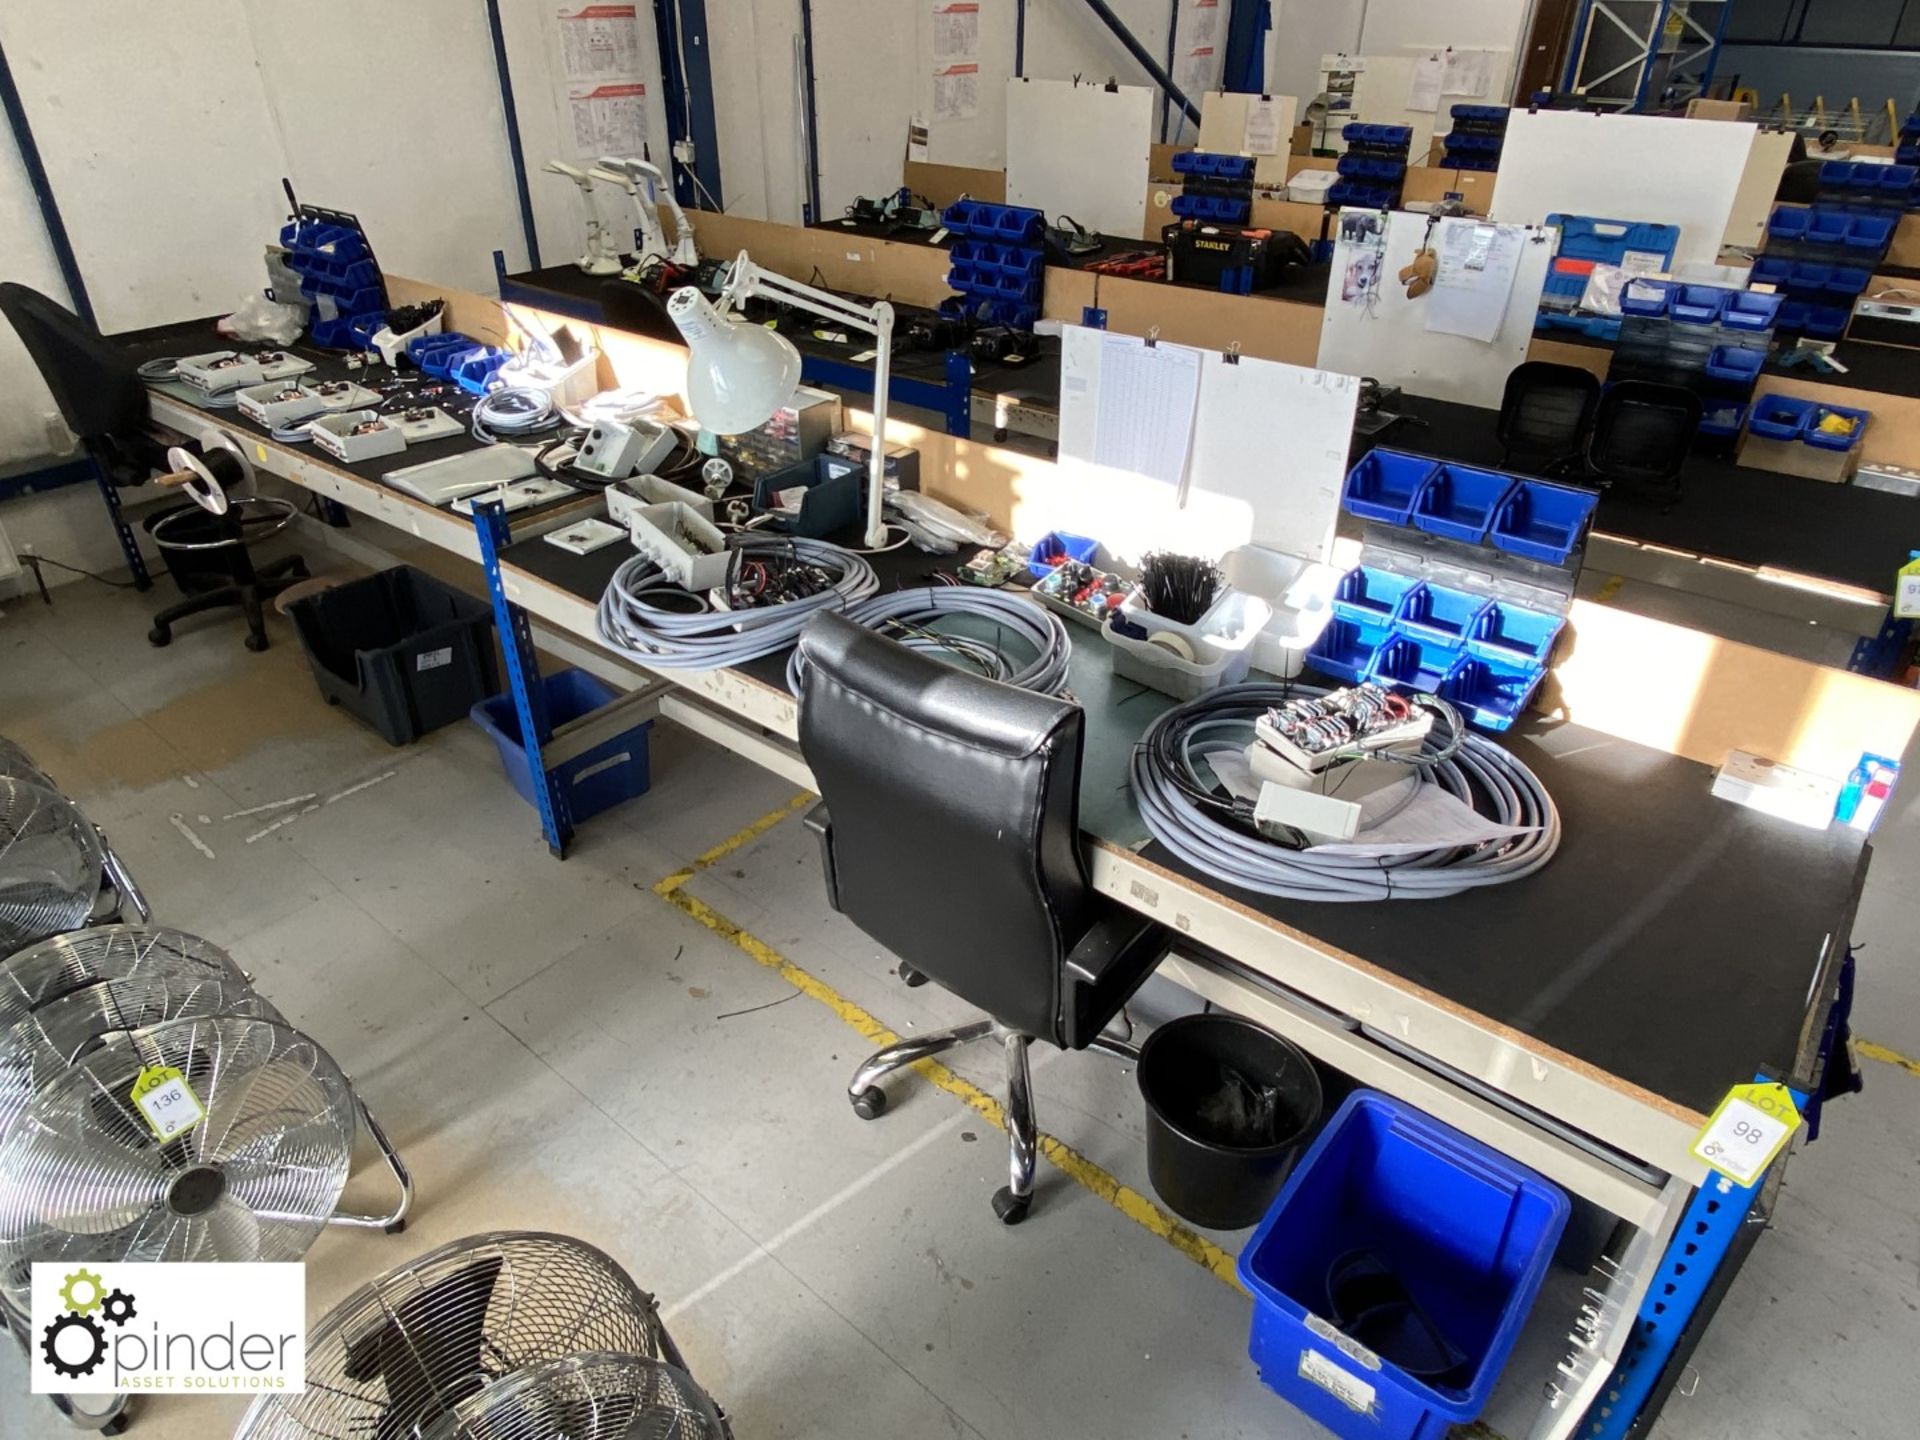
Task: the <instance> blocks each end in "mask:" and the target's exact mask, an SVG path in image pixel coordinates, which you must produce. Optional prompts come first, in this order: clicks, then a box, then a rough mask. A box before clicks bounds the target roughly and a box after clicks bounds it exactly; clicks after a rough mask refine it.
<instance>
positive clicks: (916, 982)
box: [895, 960, 927, 990]
mask: <svg viewBox="0 0 1920 1440" xmlns="http://www.w3.org/2000/svg"><path fill="white" fill-rule="evenodd" d="M895 973H896V974H898V975H899V977H900V979H901V981H902V982H903V983H905V985H906V987H907V988H908V989H909V990H918V989H919V988H920V987H921V986H922V985H924V984H926V983H927V977H926V976H924V975H922V974H921V973H920V972H919V971H918V970H916V969H914V968H913V967H912V966H911V965H909V964H907V962H906V961H904V960H902V961H901V962H900V968H899V969H898V970H897V971H896V972H895Z"/></svg>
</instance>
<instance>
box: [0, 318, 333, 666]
mask: <svg viewBox="0 0 1920 1440" xmlns="http://www.w3.org/2000/svg"><path fill="white" fill-rule="evenodd" d="M0 314H4V315H5V316H6V317H7V319H8V321H9V322H11V323H12V325H13V328H14V330H15V332H17V333H18V334H19V336H20V343H21V344H22V345H24V346H25V347H26V351H27V354H28V355H29V356H31V357H32V359H33V363H34V365H35V366H37V367H38V368H39V371H40V376H41V379H43V380H44V381H46V385H47V389H48V390H50V391H52V392H53V401H54V404H55V405H56V406H58V407H59V410H60V416H61V418H62V419H63V420H65V421H66V422H67V428H68V429H69V430H71V431H73V433H74V434H75V435H76V436H78V437H79V439H80V444H81V446H82V447H83V448H84V449H85V451H86V453H87V456H88V458H89V459H91V460H92V461H93V462H94V464H95V465H97V466H98V467H99V470H100V473H101V474H102V475H103V476H104V477H105V478H106V482H107V484H109V485H111V486H115V487H118V488H121V489H126V488H130V487H133V486H136V485H142V484H145V483H146V481H148V480H149V479H151V478H152V477H153V475H154V472H156V471H163V470H167V469H169V468H171V467H170V465H169V463H168V460H167V448H168V446H169V445H179V444H182V443H184V441H185V437H184V436H180V435H174V434H171V433H169V432H165V431H162V430H161V429H160V428H159V427H158V426H156V425H155V424H154V423H153V419H152V416H151V414H150V412H149V409H148V405H147V388H146V386H145V385H144V384H142V383H141V381H140V376H139V373H138V371H137V369H136V367H135V364H134V361H133V358H132V357H131V356H130V355H128V354H127V352H126V351H124V350H122V349H121V348H120V347H119V346H118V345H115V344H114V343H113V342H112V341H111V340H108V339H107V338H106V337H105V336H103V335H102V334H101V333H100V332H99V330H98V329H96V328H95V327H94V326H93V325H92V324H90V323H89V322H87V321H85V320H82V319H81V318H80V317H79V316H78V315H76V314H74V313H73V312H72V311H71V310H68V309H67V308H66V307H65V306H63V305H61V304H59V303H58V302H57V301H54V300H50V299H48V298H47V297H46V296H45V295H42V294H41V293H40V292H39V291H37V290H32V289H29V288H28V287H27V286H25V285H17V284H12V283H8V284H3V285H0ZM294 513H295V512H294V509H293V507H292V506H291V505H290V504H289V503H288V502H286V501H282V500H273V501H265V500H250V501H248V502H246V503H236V504H234V505H233V506H232V508H231V509H229V510H228V512H227V513H226V514H224V515H217V516H216V515H214V514H212V513H210V512H208V511H205V510H202V509H201V508H200V507H199V506H198V505H196V504H194V503H193V502H192V501H188V502H186V503H185V504H182V505H176V506H170V507H168V508H167V509H165V510H162V511H158V512H156V513H155V514H153V515H150V516H149V517H148V518H147V520H146V521H145V528H146V530H147V533H148V534H150V535H151V536H152V537H153V540H154V543H155V544H156V545H157V546H159V547H160V552H161V554H162V555H163V556H164V557H165V559H166V563H167V571H168V573H169V574H171V575H172V576H173V578H174V581H175V583H176V584H178V585H179V587H180V592H181V594H182V596H183V597H185V598H183V599H182V600H181V601H180V602H179V603H178V604H176V605H169V606H168V607H167V608H166V609H164V610H162V611H160V612H159V613H158V614H157V615H155V616H154V617H153V626H152V628H151V629H150V630H148V632H147V639H148V640H149V641H151V642H152V643H153V644H155V645H165V644H167V643H168V642H169V641H171V640H172V638H173V629H172V627H173V624H174V622H176V621H178V620H182V619H185V618H186V617H187V616H189V615H195V614H199V613H200V612H202V611H205V610H213V609H223V608H226V607H229V606H234V607H238V608H239V609H241V610H243V611H244V612H245V613H246V617H247V640H246V645H247V648H248V649H249V650H264V649H266V648H267V633H266V621H265V616H264V611H263V608H262V606H263V602H264V601H267V600H271V599H272V598H273V597H274V596H276V595H278V594H279V593H280V592H281V591H282V590H285V589H286V588H287V587H288V586H290V585H294V584H297V583H299V582H300V581H301V580H304V579H306V578H307V562H306V561H305V560H304V559H302V558H301V557H300V556H298V555H291V556H288V557H287V558H285V559H283V560H276V561H274V562H273V563H272V564H270V565H267V566H265V567H262V568H260V569H258V570H256V569H255V567H254V564H253V559H252V555H251V553H250V548H249V547H251V546H253V545H256V544H258V543H259V542H260V541H261V540H263V539H265V538H267V536H268V535H271V534H277V533H278V532H279V531H280V530H283V529H285V528H286V526H287V524H288V523H290V522H291V520H292V518H293V515H294ZM115 522H116V523H121V522H120V518H119V516H118V515H117V514H116V516H115ZM141 588H143V589H144V588H145V587H144V586H142V587H141Z"/></svg>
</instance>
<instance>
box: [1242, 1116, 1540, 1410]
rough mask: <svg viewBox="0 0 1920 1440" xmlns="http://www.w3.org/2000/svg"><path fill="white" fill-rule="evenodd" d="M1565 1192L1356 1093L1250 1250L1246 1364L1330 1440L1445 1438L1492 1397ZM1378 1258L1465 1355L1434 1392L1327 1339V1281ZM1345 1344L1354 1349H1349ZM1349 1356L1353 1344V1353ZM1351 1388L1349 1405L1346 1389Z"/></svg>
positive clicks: (1333, 1321) (1246, 1259)
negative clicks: (1348, 1265)
mask: <svg viewBox="0 0 1920 1440" xmlns="http://www.w3.org/2000/svg"><path fill="white" fill-rule="evenodd" d="M1569 1208H1570V1207H1569V1204H1568V1201H1567V1197H1566V1195H1565V1193H1564V1192H1563V1191H1561V1190H1560V1189H1559V1187H1557V1186H1555V1185H1552V1184H1550V1183H1549V1182H1547V1181H1546V1180H1543V1179H1541V1178H1540V1177H1539V1176H1538V1175H1536V1174H1534V1173H1533V1172H1532V1171H1531V1170H1528V1169H1526V1168H1525V1167H1524V1166H1521V1165H1517V1164H1515V1163H1514V1162H1513V1161H1511V1160H1509V1159H1507V1158H1506V1157H1505V1156H1502V1155H1498V1154H1496V1153H1495V1152H1494V1151H1492V1150H1490V1149H1488V1148H1487V1147H1486V1146H1484V1145H1481V1144H1479V1143H1478V1142H1477V1141H1474V1140H1471V1139H1469V1138H1468V1137H1466V1136H1465V1135H1462V1134H1460V1133H1459V1132H1458V1131H1456V1130H1454V1129H1452V1128H1451V1127H1450V1126H1447V1125H1443V1124H1441V1123H1440V1122H1439V1121H1437V1120H1434V1119H1432V1118H1431V1117H1430V1116H1427V1115H1423V1114H1422V1113H1420V1112H1419V1111H1418V1110H1415V1109H1413V1108H1412V1107H1411V1106H1409V1105H1404V1104H1402V1103H1400V1102H1399V1101H1396V1100H1393V1099H1391V1098H1389V1097H1388V1096H1385V1095H1381V1094H1379V1093H1377V1092H1375V1091H1371V1090H1356V1091H1355V1092H1354V1093H1353V1094H1352V1095H1349V1096H1348V1097H1347V1100H1346V1103H1345V1104H1343V1105H1342V1106H1341V1107H1340V1109H1339V1111H1338V1113H1336V1114H1335V1115H1334V1117H1333V1119H1332V1121H1330V1122H1329V1123H1328V1125H1327V1127H1326V1128H1325V1129H1324V1130H1322V1131H1321V1132H1320V1137H1319V1139H1317V1140H1316V1141H1315V1142H1314V1144H1313V1148H1312V1149H1311V1150H1309V1151H1308V1152H1307V1154H1306V1156H1305V1158H1304V1159H1302V1160H1301V1161H1300V1163H1299V1165H1298V1166H1296V1167H1295V1169H1294V1172H1293V1174H1292V1176H1290V1177H1289V1178H1288V1180H1287V1185H1286V1188H1285V1189H1284V1190H1282V1191H1281V1192H1280V1198H1279V1199H1278V1200H1276V1201H1275V1202H1274V1204H1273V1208H1272V1209H1271V1210H1269V1211H1268V1212H1267V1218H1266V1219H1265V1220H1263V1221H1262V1222H1261V1223H1260V1228H1259V1229H1258V1230H1256V1231H1255V1232H1254V1235H1253V1239H1252V1240H1251V1241H1249V1242H1248V1244H1247V1247H1246V1249H1245V1250H1243V1251H1242V1252H1241V1254H1240V1266H1239V1269H1240V1278H1241V1281H1242V1282H1243V1283H1244V1284H1245V1285H1246V1287H1247V1289H1248V1290H1249V1291H1251V1292H1252V1294H1253V1297H1254V1305H1253V1325H1252V1332H1251V1335H1250V1337H1249V1339H1248V1344H1247V1349H1248V1353H1249V1354H1250V1355H1251V1356H1252V1357H1253V1361H1254V1363H1255V1365H1257V1366H1258V1367H1259V1371H1260V1378H1261V1380H1262V1381H1263V1382H1264V1383H1265V1384H1266V1386H1267V1388H1268V1389H1270V1390H1272V1391H1274V1392H1275V1393H1277V1394H1278V1395H1280V1396H1281V1397H1282V1398H1284V1399H1285V1400H1287V1401H1288V1402H1289V1403H1291V1404H1292V1405H1294V1406H1295V1407H1297V1408H1298V1409H1300V1410H1301V1411H1303V1412H1305V1413H1306V1414H1307V1415H1308V1416H1310V1417H1311V1418H1312V1419H1314V1420H1317V1421H1319V1422H1320V1423H1321V1424H1322V1425H1325V1426H1326V1427H1327V1428H1328V1429H1330V1430H1332V1431H1333V1432H1334V1433H1335V1434H1336V1435H1342V1436H1351V1437H1364V1440H1440V1437H1442V1436H1444V1435H1445V1434H1446V1432H1447V1429H1448V1428H1449V1427H1450V1426H1453V1425H1457V1424H1464V1423H1466V1422H1468V1421H1471V1420H1473V1419H1474V1418H1476V1417H1477V1416H1478V1415H1479V1414H1480V1413H1481V1411H1482V1410H1484V1409H1485V1408H1486V1404H1487V1401H1488V1400H1489V1399H1490V1398H1491V1396H1492V1394H1493V1388H1494V1384H1495V1382H1496V1381H1497V1380H1498V1379H1499V1377H1500V1372H1501V1370H1502V1368H1503V1367H1504V1366H1505V1365H1506V1362H1507V1357H1508V1356H1509V1354H1511V1352H1512V1350H1513V1346H1514V1342H1515V1341H1516V1340H1517V1339H1518V1338H1519V1335H1520V1329H1521V1326H1522V1324H1523V1323H1524V1322H1525V1320H1526V1316H1527V1312H1528V1311H1529V1310H1530V1309H1531V1308H1532V1306H1533V1301H1534V1298H1535V1296H1536V1295H1538V1293H1539V1290H1540V1286H1541V1284H1542V1282H1543V1281H1544V1280H1545V1279H1546V1274H1547V1267H1548V1265H1549V1264H1550V1263H1551V1261H1552V1259H1553V1250H1554V1246H1555V1245H1556V1244H1557V1243H1558V1241H1559V1238H1560V1232H1561V1231H1562V1230H1563V1229H1565V1227H1566V1223H1567V1214H1568V1210H1569ZM1363 1255H1364V1256H1370V1257H1375V1258H1377V1260H1378V1261H1379V1262H1381V1264H1382V1265H1383V1266H1384V1267H1386V1268H1387V1269H1389V1270H1390V1271H1391V1273H1392V1274H1393V1275H1394V1276H1395V1277H1397V1279H1398V1280H1399V1282H1400V1285H1401V1286H1402V1287H1403V1288H1404V1290H1405V1292H1406V1294H1407V1296H1408V1297H1409V1298H1410V1299H1411V1300H1412V1302H1413V1303H1414V1304H1415V1305H1417V1306H1418V1307H1420V1309H1421V1310H1422V1311H1424V1312H1425V1314H1426V1315H1427V1316H1428V1317H1430V1319H1431V1320H1432V1322H1433V1323H1434V1325H1435V1326H1436V1327H1437V1328H1438V1329H1439V1331H1440V1333H1441V1334H1443V1335H1445V1336H1446V1337H1447V1339H1448V1341H1449V1342H1450V1344H1451V1345H1452V1346H1453V1347H1455V1348H1456V1349H1457V1350H1458V1351H1459V1353H1460V1354H1461V1356H1462V1357H1463V1358H1462V1361H1461V1363H1460V1365H1459V1366H1458V1367H1457V1369H1458V1371H1459V1374H1458V1375H1457V1377H1453V1376H1450V1377H1448V1379H1450V1380H1454V1381H1456V1383H1449V1384H1445V1385H1440V1384H1434V1383H1429V1382H1428V1381H1427V1380H1422V1379H1417V1378H1415V1377H1414V1376H1413V1375H1410V1374H1408V1373H1407V1372H1406V1371H1405V1370H1404V1369H1402V1368H1401V1367H1400V1366H1398V1365H1396V1364H1394V1363H1393V1362H1392V1361H1391V1360H1388V1359H1385V1358H1382V1359H1381V1361H1380V1368H1379V1369H1377V1370H1376V1369H1373V1368H1371V1367H1370V1366H1367V1365H1365V1364H1363V1363H1361V1362H1360V1361H1358V1360H1355V1359H1354V1358H1353V1357H1352V1356H1351V1355H1350V1354H1348V1353H1347V1351H1346V1349H1345V1348H1344V1346H1342V1345H1339V1344H1335V1343H1333V1342H1332V1341H1330V1340H1328V1339H1327V1338H1325V1337H1326V1336H1327V1335H1329V1334H1332V1333H1335V1326H1336V1325H1337V1323H1338V1318H1339V1317H1336V1316H1334V1315H1332V1314H1331V1313H1330V1312H1331V1311H1332V1310H1333V1309H1334V1304H1333V1297H1332V1295H1331V1294H1330V1286H1329V1280H1330V1279H1331V1278H1332V1276H1333V1272H1334V1269H1335V1267H1336V1266H1337V1265H1340V1264H1342V1263H1343V1262H1351V1261H1352V1260H1353V1259H1354V1258H1355V1257H1358V1256H1363ZM1342 1339H1343V1340H1344V1339H1345V1337H1342ZM1347 1343H1348V1344H1351V1343H1352V1342H1351V1341H1348V1342H1347ZM1336 1392H1344V1393H1336Z"/></svg>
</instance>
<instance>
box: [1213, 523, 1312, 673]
mask: <svg viewBox="0 0 1920 1440" xmlns="http://www.w3.org/2000/svg"><path fill="white" fill-rule="evenodd" d="M1221 569H1223V570H1224V571H1225V572H1226V576H1227V584H1229V585H1231V586H1232V587H1233V588H1234V589H1235V590H1236V591H1243V592H1245V593H1246V594H1248V595H1253V596H1257V597H1258V598H1259V599H1261V600H1263V601H1265V602H1266V604H1267V605H1268V606H1269V607H1270V609H1271V611H1272V615H1271V617H1270V618H1269V619H1268V621H1267V623H1266V625H1265V626H1264V627H1262V629H1261V631H1260V633H1259V634H1258V635H1257V636H1255V637H1254V642H1253V667H1254V669H1256V670H1264V671H1265V672H1266V673H1267V674H1269V675H1277V676H1279V677H1280V678H1281V679H1282V680H1291V679H1292V678H1293V677H1294V676H1296V675H1298V674H1299V673H1300V671H1301V669H1302V668H1303V667H1304V666H1305V665H1306V663H1307V651H1309V650H1311V649H1312V648H1313V645H1314V642H1315V641H1317V640H1318V639H1319V638H1320V632H1321V631H1323V630H1325V629H1326V628H1327V622H1328V621H1329V620H1330V619H1332V618H1333V592H1334V588H1335V587H1336V586H1338V585H1339V583H1340V575H1341V571H1340V570H1338V569H1337V568H1336V567H1334V566H1332V565H1325V564H1322V563H1320V562H1319V561H1317V560H1303V559H1301V558H1300V557H1299V556H1298V555H1285V554H1282V553H1281V552H1280V551H1278V550H1263V549H1261V548H1260V547H1259V546H1257V545H1242V546H1240V547H1239V548H1238V549H1236V550H1229V551H1228V552H1227V554H1226V557H1225V559H1224V560H1223V561H1222V562H1221Z"/></svg>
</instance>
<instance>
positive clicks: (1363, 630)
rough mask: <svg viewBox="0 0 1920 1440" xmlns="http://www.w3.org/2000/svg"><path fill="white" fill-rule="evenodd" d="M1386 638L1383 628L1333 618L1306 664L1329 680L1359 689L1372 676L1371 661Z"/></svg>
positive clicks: (1314, 645)
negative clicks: (1339, 681)
mask: <svg viewBox="0 0 1920 1440" xmlns="http://www.w3.org/2000/svg"><path fill="white" fill-rule="evenodd" d="M1389 634H1390V632H1389V631H1388V630H1387V628H1386V626H1384V625H1369V624H1367V623H1365V622H1364V621H1359V620H1343V619H1341V618H1339V617H1338V616H1335V617H1334V618H1333V619H1331V620H1329V621H1328V622H1327V628H1326V629H1324V630H1322V631H1321V632H1320V638H1319V639H1318V640H1316V641H1314V642H1313V645H1312V647H1311V648H1310V649H1309V650H1308V651H1307V660H1308V663H1309V664H1311V665H1312V666H1313V668H1314V669H1315V670H1318V671H1319V672H1320V673H1321V674H1322V675H1325V676H1328V677H1329V678H1330V679H1334V680H1341V681H1345V682H1346V683H1347V684H1349V685H1358V684H1359V683H1360V682H1361V681H1362V680H1365V679H1366V678H1367V676H1368V675H1370V674H1371V673H1372V671H1373V658H1374V656H1375V655H1376V654H1377V653H1378V652H1379V649H1380V647H1381V646H1382V645H1384V644H1386V643H1387V639H1388V637H1389Z"/></svg>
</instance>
